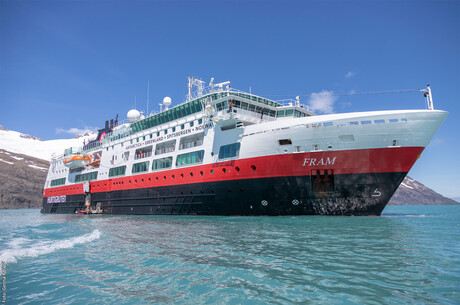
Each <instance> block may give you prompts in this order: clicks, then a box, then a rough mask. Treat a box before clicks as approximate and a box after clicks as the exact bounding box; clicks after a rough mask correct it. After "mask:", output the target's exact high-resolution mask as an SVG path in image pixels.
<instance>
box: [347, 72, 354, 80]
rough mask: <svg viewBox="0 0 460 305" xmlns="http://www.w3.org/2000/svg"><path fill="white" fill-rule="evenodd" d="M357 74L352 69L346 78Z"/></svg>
mask: <svg viewBox="0 0 460 305" xmlns="http://www.w3.org/2000/svg"><path fill="white" fill-rule="evenodd" d="M355 75H356V72H353V71H350V72H348V73H347V74H345V78H346V79H349V78H352V77H353V76H355Z"/></svg>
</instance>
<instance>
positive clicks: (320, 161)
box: [302, 157, 337, 166]
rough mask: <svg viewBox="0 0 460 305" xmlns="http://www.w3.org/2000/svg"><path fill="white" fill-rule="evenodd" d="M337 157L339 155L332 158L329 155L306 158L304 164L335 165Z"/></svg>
mask: <svg viewBox="0 0 460 305" xmlns="http://www.w3.org/2000/svg"><path fill="white" fill-rule="evenodd" d="M336 159H337V157H334V158H332V159H330V158H329V157H327V158H321V159H316V158H305V159H304V161H303V165H302V166H318V165H334V163H335V160H336Z"/></svg>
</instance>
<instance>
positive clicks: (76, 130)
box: [56, 126, 97, 136]
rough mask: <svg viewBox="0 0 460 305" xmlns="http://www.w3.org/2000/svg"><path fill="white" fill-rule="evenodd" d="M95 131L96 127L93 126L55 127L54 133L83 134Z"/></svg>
mask: <svg viewBox="0 0 460 305" xmlns="http://www.w3.org/2000/svg"><path fill="white" fill-rule="evenodd" d="M95 131H97V128H94V127H86V126H85V128H84V129H81V128H75V127H73V128H69V129H64V128H56V133H57V134H60V133H68V134H72V135H75V136H76V135H84V134H87V133H88V134H90V133H93V132H95Z"/></svg>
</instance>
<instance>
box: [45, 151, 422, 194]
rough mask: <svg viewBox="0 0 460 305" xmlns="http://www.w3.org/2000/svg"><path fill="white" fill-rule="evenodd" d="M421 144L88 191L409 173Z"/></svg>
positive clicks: (252, 161)
mask: <svg viewBox="0 0 460 305" xmlns="http://www.w3.org/2000/svg"><path fill="white" fill-rule="evenodd" d="M423 149H424V148H423V147H388V148H376V149H357V150H344V151H317V152H299V153H293V154H292V153H291V154H280V155H272V156H264V157H256V158H248V159H239V160H232V161H226V162H218V163H212V164H206V165H197V166H190V167H184V168H179V169H171V170H164V171H156V172H150V173H146V174H138V175H132V176H126V177H115V178H112V179H106V180H102V181H93V182H91V183H90V187H91V192H92V193H97V192H109V191H119V190H127V189H137V188H150V187H159V186H171V185H182V184H191V183H203V182H214V181H226V180H240V179H255V178H268V177H289V176H309V175H311V174H312V171H316V170H325V169H328V170H331V169H332V170H333V171H334V172H333V173H334V175H340V174H361V173H390V172H408V171H409V170H410V169H411V167H412V165H413V164H414V163H415V161H416V160H417V159H418V157H419V156H420V154H421V153H422V151H423ZM72 194H83V184H82V183H80V184H75V185H71V186H62V187H55V188H48V189H45V193H44V195H43V197H50V196H59V195H72Z"/></svg>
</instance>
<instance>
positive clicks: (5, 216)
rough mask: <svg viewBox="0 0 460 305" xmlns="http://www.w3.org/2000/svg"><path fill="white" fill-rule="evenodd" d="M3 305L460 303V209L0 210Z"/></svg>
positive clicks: (0, 297)
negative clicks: (371, 213)
mask: <svg viewBox="0 0 460 305" xmlns="http://www.w3.org/2000/svg"><path fill="white" fill-rule="evenodd" d="M0 260H1V261H2V270H1V271H2V278H1V281H2V295H1V296H0V301H6V304H458V303H460V206H388V207H387V208H386V209H385V211H384V213H383V216H382V217H327V216H300V217H299V216H296V217H196V216H110V215H90V216H86V215H42V214H40V213H39V211H38V210H4V211H0Z"/></svg>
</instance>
